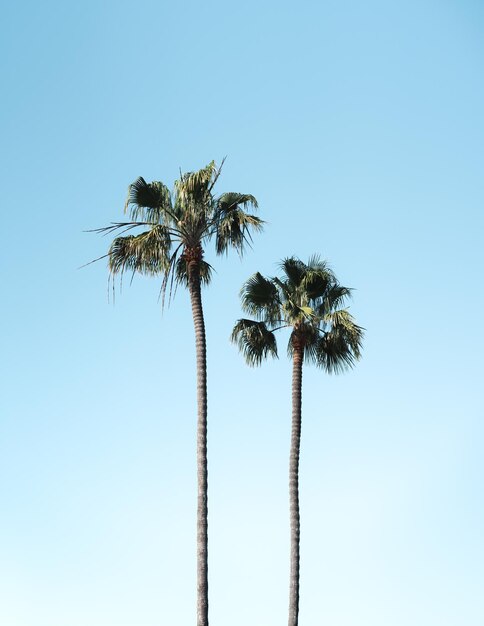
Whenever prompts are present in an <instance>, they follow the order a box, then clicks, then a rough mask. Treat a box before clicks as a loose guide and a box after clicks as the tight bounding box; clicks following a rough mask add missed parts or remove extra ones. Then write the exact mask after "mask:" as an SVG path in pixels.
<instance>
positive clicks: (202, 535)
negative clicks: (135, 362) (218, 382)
mask: <svg viewBox="0 0 484 626" xmlns="http://www.w3.org/2000/svg"><path fill="white" fill-rule="evenodd" d="M188 289H189V293H190V301H191V305H192V315H193V324H194V327H195V345H196V354H197V410H198V418H197V477H198V500H197V626H208V465H207V346H206V339H205V322H204V319H203V308H202V295H201V290H200V270H199V265H198V263H196V262H191V263H189V267H188Z"/></svg>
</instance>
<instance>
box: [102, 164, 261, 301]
mask: <svg viewBox="0 0 484 626" xmlns="http://www.w3.org/2000/svg"><path fill="white" fill-rule="evenodd" d="M222 165H223V162H222ZM222 165H221V166H220V167H217V166H216V164H215V162H214V161H212V162H211V163H209V164H208V165H207V166H206V167H204V168H203V169H201V170H199V171H198V172H187V173H181V174H180V178H179V179H178V180H177V181H175V187H174V190H173V192H170V190H169V189H168V187H166V185H164V184H163V183H162V182H160V181H153V182H151V183H147V182H146V181H145V179H144V178H142V177H141V176H140V177H139V178H138V179H137V180H136V181H135V182H134V183H132V184H131V185H130V186H129V188H128V197H127V200H126V204H125V213H128V214H129V217H130V221H127V222H115V223H113V224H111V225H110V226H107V227H105V228H100V229H98V232H102V233H105V234H109V233H120V235H124V233H126V232H128V231H132V230H136V231H139V229H143V230H142V231H141V232H137V234H128V235H124V236H118V237H116V238H115V239H114V241H113V242H112V244H111V247H110V248H109V252H108V254H107V255H106V256H107V257H108V260H109V269H110V272H111V274H112V275H116V274H118V275H120V276H122V275H123V274H124V273H125V272H128V273H132V274H134V273H136V272H139V273H141V274H147V275H160V274H161V275H163V276H164V280H163V284H162V293H163V295H164V294H165V291H166V287H167V285H168V284H169V282H171V284H173V280H174V281H175V282H176V283H182V284H185V285H186V286H188V278H189V266H191V267H192V269H194V270H195V271H196V273H197V274H198V277H199V279H200V281H201V282H202V283H208V282H210V277H211V267H210V265H209V264H208V263H207V262H206V261H204V260H203V247H202V246H203V244H204V243H205V242H206V241H208V240H210V239H211V238H215V250H216V252H217V254H223V253H226V252H228V250H229V248H235V249H236V250H237V251H238V252H239V254H242V253H243V252H244V248H245V246H246V244H247V243H250V240H251V231H258V230H261V228H262V224H263V222H262V220H261V219H259V218H258V217H256V216H255V215H252V214H250V213H247V212H246V210H247V209H248V208H257V200H256V199H255V198H254V196H252V195H250V194H243V193H236V192H228V193H223V194H221V195H220V196H215V195H214V186H215V183H216V182H217V180H218V178H219V176H220V173H221V169H222Z"/></svg>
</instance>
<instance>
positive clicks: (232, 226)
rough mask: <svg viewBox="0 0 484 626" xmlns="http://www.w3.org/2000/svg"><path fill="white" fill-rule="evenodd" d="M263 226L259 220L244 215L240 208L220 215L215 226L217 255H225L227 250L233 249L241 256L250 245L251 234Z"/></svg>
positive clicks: (252, 216) (246, 214)
mask: <svg viewBox="0 0 484 626" xmlns="http://www.w3.org/2000/svg"><path fill="white" fill-rule="evenodd" d="M263 224H264V222H263V221H262V220H261V219H260V218H258V217H256V216H255V215H250V214H249V213H245V212H244V211H243V210H242V209H240V208H234V209H231V210H230V211H228V212H226V213H225V214H224V215H221V216H220V218H219V219H218V220H217V221H216V226H215V249H216V251H217V254H224V253H227V252H228V250H229V248H234V249H235V250H237V252H238V253H239V254H241V255H242V254H243V253H244V250H245V247H246V246H247V245H248V246H250V244H251V241H252V232H260V231H261V230H262V228H263Z"/></svg>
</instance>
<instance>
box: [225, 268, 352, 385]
mask: <svg viewBox="0 0 484 626" xmlns="http://www.w3.org/2000/svg"><path fill="white" fill-rule="evenodd" d="M280 267H281V270H282V272H283V276H282V278H277V277H276V278H265V277H264V276H262V275H261V274H260V273H259V272H257V273H256V274H254V275H253V276H252V277H251V278H249V280H247V282H246V283H245V284H244V285H243V287H242V290H241V299H242V308H243V310H244V311H245V312H246V313H249V314H250V315H252V316H253V317H254V318H255V320H250V319H240V320H238V322H237V323H236V325H235V327H234V329H233V332H232V341H234V342H235V343H237V344H238V346H239V348H240V350H241V352H242V353H243V355H244V357H245V359H246V361H247V363H248V364H249V365H259V364H260V363H261V361H262V360H263V359H264V358H265V357H267V356H269V355H270V356H273V357H277V356H278V353H277V344H276V338H275V335H274V332H275V331H276V330H279V329H281V328H290V329H291V334H290V338H289V343H288V354H289V356H292V354H293V352H294V349H295V348H296V347H297V348H301V349H302V351H303V354H304V360H305V361H306V362H307V363H313V364H315V365H317V366H319V367H322V368H323V369H324V370H326V371H327V372H329V373H338V372H340V371H343V370H344V369H347V368H348V367H352V366H353V365H354V363H355V361H356V360H357V359H359V357H360V350H361V345H362V338H363V329H362V328H361V327H360V326H358V325H357V324H356V323H355V321H354V319H353V317H352V315H351V314H350V313H349V311H348V310H347V309H346V308H341V306H342V305H343V304H344V303H345V301H346V300H347V299H348V298H349V297H350V296H351V290H350V289H348V288H347V287H343V286H341V285H340V284H339V283H338V281H337V279H336V277H335V275H334V274H333V272H332V270H331V269H330V268H329V267H328V265H327V263H326V262H325V261H323V260H321V259H320V258H319V257H318V256H313V257H311V258H310V259H309V262H308V263H307V264H306V263H304V262H303V261H301V260H300V259H297V258H296V257H289V258H286V259H284V260H283V261H282V263H281V265H280Z"/></svg>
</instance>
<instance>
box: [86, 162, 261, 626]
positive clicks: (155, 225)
mask: <svg viewBox="0 0 484 626" xmlns="http://www.w3.org/2000/svg"><path fill="white" fill-rule="evenodd" d="M222 165H223V162H222ZM222 165H221V166H220V167H217V166H216V165H215V163H214V162H213V161H212V162H211V163H209V164H208V165H207V166H206V167H204V168H203V169H201V170H199V171H198V172H188V173H180V178H179V179H178V180H176V181H175V186H174V191H173V193H170V191H169V189H168V188H167V187H166V186H165V185H164V184H163V183H162V182H159V181H154V182H151V183H147V182H146V181H145V180H144V178H141V177H140V178H138V179H137V180H136V181H135V182H134V183H132V184H131V185H130V186H129V189H128V198H127V200H126V205H125V213H128V214H129V218H130V219H129V221H125V222H115V223H112V224H111V225H110V226H107V227H105V228H100V229H97V232H102V233H117V234H119V235H120V236H117V237H116V238H115V239H114V241H113V242H112V244H111V247H110V248H109V251H108V254H107V255H105V256H107V257H108V260H109V269H110V272H111V275H112V276H115V275H119V276H120V277H121V278H122V276H123V274H125V272H128V273H130V274H133V275H134V273H136V272H139V273H141V274H147V275H154V276H162V277H163V280H162V285H161V292H162V297H163V301H164V297H165V293H166V290H167V288H168V286H169V294H170V296H171V292H172V288H173V285H174V284H175V287H176V285H177V284H179V283H181V284H183V285H185V286H186V287H187V288H188V292H189V294H190V301H191V308H192V316H193V324H194V328H195V345H196V359H197V407H198V419H197V478H198V500H197V503H198V507H197V626H207V625H208V468H207V358H206V339H205V322H204V317H203V308H202V297H201V285H202V284H208V283H209V282H210V277H211V266H210V265H209V264H208V263H207V262H206V261H205V260H204V258H203V254H204V245H205V244H206V243H207V242H208V241H209V240H211V239H212V238H213V239H214V240H215V251H216V253H217V254H224V253H226V252H228V250H229V248H235V250H236V251H237V252H238V253H239V254H243V252H244V249H245V247H246V245H247V244H248V243H250V241H251V232H253V231H259V230H261V229H262V224H263V222H262V220H261V219H259V218H258V217H256V216H255V215H252V214H250V213H248V212H247V209H249V208H254V209H255V208H257V201H256V199H255V198H254V196H252V195H249V194H243V193H235V192H229V193H223V194H221V195H219V196H216V195H214V186H215V183H216V182H217V180H218V178H219V176H220V172H221V169H222ZM127 231H129V234H124V233H126V232H127ZM131 231H134V233H135V234H133V233H131ZM101 258H102V257H101Z"/></svg>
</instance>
